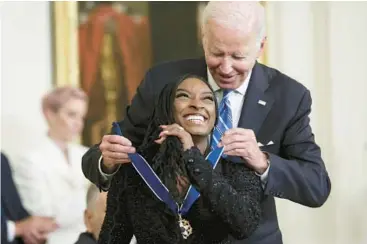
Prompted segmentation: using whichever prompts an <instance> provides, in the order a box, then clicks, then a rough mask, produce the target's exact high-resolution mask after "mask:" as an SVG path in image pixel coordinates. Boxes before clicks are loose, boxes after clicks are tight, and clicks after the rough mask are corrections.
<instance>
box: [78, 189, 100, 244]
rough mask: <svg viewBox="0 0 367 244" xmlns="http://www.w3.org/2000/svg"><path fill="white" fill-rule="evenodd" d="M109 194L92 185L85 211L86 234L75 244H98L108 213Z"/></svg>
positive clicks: (80, 236)
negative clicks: (106, 213)
mask: <svg viewBox="0 0 367 244" xmlns="http://www.w3.org/2000/svg"><path fill="white" fill-rule="evenodd" d="M106 201H107V193H106V192H100V191H99V189H98V188H97V187H96V186H94V185H90V187H89V189H88V193H87V208H86V209H85V211H84V223H85V226H86V232H83V233H81V234H80V235H79V239H78V241H77V242H76V243H75V244H96V243H97V240H98V236H99V232H100V230H101V226H102V223H103V220H104V216H105V212H106Z"/></svg>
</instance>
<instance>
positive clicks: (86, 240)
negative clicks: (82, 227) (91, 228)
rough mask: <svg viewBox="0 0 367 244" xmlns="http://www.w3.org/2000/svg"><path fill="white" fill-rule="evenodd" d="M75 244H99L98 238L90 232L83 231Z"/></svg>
mask: <svg viewBox="0 0 367 244" xmlns="http://www.w3.org/2000/svg"><path fill="white" fill-rule="evenodd" d="M74 244H97V240H96V239H94V237H93V235H92V234H91V233H89V232H83V233H81V234H80V235H79V238H78V240H77V241H76V242H75V243H74Z"/></svg>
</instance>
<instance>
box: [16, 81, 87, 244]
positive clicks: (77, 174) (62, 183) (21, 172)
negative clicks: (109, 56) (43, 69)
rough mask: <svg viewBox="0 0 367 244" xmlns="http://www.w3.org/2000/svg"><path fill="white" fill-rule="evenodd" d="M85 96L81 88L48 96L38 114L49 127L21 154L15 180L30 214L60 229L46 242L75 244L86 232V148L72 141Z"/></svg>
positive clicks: (82, 114)
mask: <svg viewBox="0 0 367 244" xmlns="http://www.w3.org/2000/svg"><path fill="white" fill-rule="evenodd" d="M87 107H88V97H87V95H86V94H85V93H84V91H82V90H81V89H79V88H74V87H69V86H66V87H59V88H55V89H53V90H52V91H50V92H49V93H48V94H46V95H45V96H44V98H43V101H42V111H43V114H44V116H45V119H46V121H47V124H48V133H47V135H45V136H40V137H39V138H34V146H33V147H31V148H29V149H27V151H26V152H24V153H22V154H21V157H20V160H19V162H18V163H17V164H16V167H15V170H14V171H15V176H16V177H15V181H16V183H17V185H18V189H19V192H20V195H21V198H22V200H23V202H24V205H25V207H26V209H27V210H28V211H30V213H31V214H34V215H40V216H48V217H53V218H55V220H56V223H57V224H58V225H59V229H57V230H56V231H55V232H52V233H50V234H49V235H48V239H47V243H48V244H68V243H70V244H71V243H74V242H75V241H76V240H77V239H78V236H79V234H80V233H81V232H82V231H84V230H85V225H84V216H83V213H84V210H85V207H86V203H85V197H86V193H87V189H88V186H89V183H88V182H87V181H86V180H85V178H84V176H83V174H82V171H81V158H82V155H83V154H84V153H85V152H86V150H87V148H86V147H84V146H82V145H79V144H77V143H73V142H72V141H73V140H74V139H76V138H77V137H78V136H80V134H81V132H82V130H83V126H84V118H85V115H86V113H87Z"/></svg>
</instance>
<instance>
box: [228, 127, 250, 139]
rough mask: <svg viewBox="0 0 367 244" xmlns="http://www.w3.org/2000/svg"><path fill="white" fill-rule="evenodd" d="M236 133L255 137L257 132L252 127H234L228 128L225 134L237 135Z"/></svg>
mask: <svg viewBox="0 0 367 244" xmlns="http://www.w3.org/2000/svg"><path fill="white" fill-rule="evenodd" d="M235 134H240V135H246V136H249V137H254V136H255V133H254V131H253V130H250V129H244V128H232V129H229V130H226V132H224V134H223V136H229V135H235Z"/></svg>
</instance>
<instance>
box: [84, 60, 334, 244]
mask: <svg viewBox="0 0 367 244" xmlns="http://www.w3.org/2000/svg"><path fill="white" fill-rule="evenodd" d="M187 73H193V74H196V75H199V76H202V77H205V78H207V67H206V64H205V60H204V59H190V60H179V61H175V62H167V63H163V64H160V65H157V66H155V67H153V68H151V69H150V70H149V71H148V72H147V74H146V76H145V78H144V80H143V82H142V83H141V84H140V86H139V87H138V89H137V93H136V95H135V97H134V98H133V100H132V103H131V106H129V107H128V108H127V113H126V117H125V119H124V121H122V122H120V126H121V127H122V128H123V134H124V136H125V137H127V138H128V139H130V140H131V141H132V143H133V145H135V146H137V145H139V144H140V143H141V142H142V139H143V137H144V132H145V130H146V128H147V124H148V122H149V118H150V116H151V115H152V111H153V109H154V104H155V101H156V99H157V94H158V93H159V92H160V91H161V89H162V88H163V86H164V85H165V84H167V83H168V82H172V81H174V80H176V79H177V77H179V76H182V75H185V74H187ZM260 100H262V101H264V102H266V104H265V105H262V104H259V101H260ZM311 102H312V101H311V96H310V91H309V90H308V89H307V88H305V87H304V86H303V85H302V84H300V83H298V82H297V81H295V80H294V79H292V78H290V77H288V76H286V75H285V74H282V73H281V72H279V71H278V70H275V69H272V68H269V67H267V66H265V65H262V64H259V63H256V64H255V66H254V68H253V72H252V75H251V79H250V82H249V86H248V89H247V92H246V95H245V101H244V104H243V107H242V113H241V116H240V120H239V123H238V127H242V128H247V129H252V130H253V131H254V132H255V134H256V138H257V141H258V142H261V143H262V144H264V145H266V146H264V147H261V149H262V150H263V151H266V152H268V153H269V155H270V158H269V160H270V170H269V175H268V182H267V184H266V186H265V189H264V192H265V199H264V201H263V202H262V210H263V220H262V222H261V224H260V226H259V228H258V229H257V231H255V233H254V234H253V235H252V236H251V237H250V238H248V239H246V240H243V241H238V242H236V243H241V244H250V243H251V244H258V243H259V244H260V243H261V244H281V243H282V236H281V232H280V230H279V226H278V219H277V214H276V207H275V200H274V197H278V198H284V199H288V200H291V201H293V202H296V203H299V204H302V205H304V206H308V207H320V206H321V205H323V203H324V202H325V201H326V199H327V198H328V196H329V193H330V189H331V184H330V179H329V177H328V173H327V171H326V169H325V165H324V162H323V160H322V158H321V151H320V148H319V146H318V145H317V144H316V143H315V140H314V135H313V132H312V130H311V127H310V119H309V114H310V112H311ZM270 141H272V142H273V144H269V145H268V143H269V142H270ZM100 155H101V152H100V151H99V149H98V145H95V146H94V147H92V148H91V149H90V150H89V151H88V152H87V153H86V154H85V155H84V157H83V162H82V166H83V172H84V174H85V176H86V177H87V178H88V179H90V180H91V181H92V182H94V183H95V184H97V185H99V186H100V187H101V188H106V187H108V186H106V185H103V184H102V181H101V176H100V174H99V171H98V159H99V157H100ZM233 160H239V161H241V159H239V158H235V159H233Z"/></svg>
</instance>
